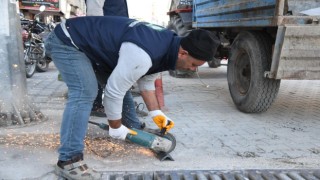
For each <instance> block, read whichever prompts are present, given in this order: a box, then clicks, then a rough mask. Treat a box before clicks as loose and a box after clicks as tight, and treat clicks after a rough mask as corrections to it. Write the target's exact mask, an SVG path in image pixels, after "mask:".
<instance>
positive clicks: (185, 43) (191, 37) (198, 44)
mask: <svg viewBox="0 0 320 180" xmlns="http://www.w3.org/2000/svg"><path fill="white" fill-rule="evenodd" d="M180 45H181V47H182V48H183V49H184V50H186V51H188V53H189V54H190V56H192V57H194V58H196V59H199V60H204V61H211V60H212V59H213V56H214V55H215V54H216V51H217V49H218V47H219V45H220V40H219V38H218V37H217V36H216V34H214V33H211V32H210V31H207V30H203V29H195V30H192V31H191V32H190V34H188V35H187V36H185V37H183V38H182V39H181V42H180Z"/></svg>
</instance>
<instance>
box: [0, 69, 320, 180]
mask: <svg viewBox="0 0 320 180" xmlns="http://www.w3.org/2000/svg"><path fill="white" fill-rule="evenodd" d="M199 75H200V77H201V80H202V82H201V81H200V80H199V79H197V77H195V78H188V79H177V78H173V77H171V76H169V75H168V73H167V72H164V73H163V82H164V84H163V86H164V94H165V105H166V108H167V111H166V114H167V115H168V116H169V117H170V118H172V119H173V120H174V121H175V124H176V126H175V128H174V129H173V130H172V131H171V133H173V134H174V135H175V136H176V139H177V146H176V149H175V151H173V152H172V153H171V155H172V157H173V158H174V160H175V161H163V162H160V161H159V160H158V159H157V158H156V157H155V155H154V154H153V153H152V152H151V151H150V150H148V149H145V148H142V147H138V146H136V145H134V144H130V143H127V142H122V141H117V140H113V139H111V138H109V137H108V136H107V134H106V132H104V131H103V130H101V129H99V128H97V127H95V126H93V125H89V129H88V135H87V139H86V151H85V160H86V161H87V162H88V164H89V165H90V166H91V167H93V168H95V169H96V170H98V171H100V172H101V173H102V174H104V179H108V177H109V176H108V175H107V174H108V172H126V171H130V172H136V171H143V172H145V171H148V172H153V171H174V170H226V171H231V170H245V169H319V167H320V143H319V142H320V133H319V132H320V131H319V129H320V81H282V82H281V87H280V92H279V95H278V98H277V100H276V102H275V103H274V104H273V106H272V107H271V108H270V109H269V111H267V112H265V113H261V114H244V113H241V112H239V111H238V110H237V109H236V108H235V106H234V105H233V102H232V99H231V97H230V95H229V90H228V86H227V80H226V67H220V68H217V69H211V68H208V67H207V66H206V65H205V66H202V67H201V68H200V72H199ZM57 76H58V72H57V70H56V68H55V67H54V66H53V64H51V66H50V69H49V71H48V72H45V73H37V74H35V75H34V77H32V78H30V79H27V83H28V94H29V96H30V99H31V101H32V102H34V103H35V105H36V106H38V107H39V108H40V109H41V112H43V113H44V114H45V115H47V116H48V120H47V121H45V122H39V123H36V124H31V125H28V126H24V127H6V128H3V127H2V128H0V153H1V156H0V162H1V163H0V179H58V177H57V176H56V175H55V174H54V172H53V170H54V169H53V165H54V164H55V163H56V161H57V156H58V154H57V147H58V143H59V140H58V134H59V128H60V123H61V116H62V113H63V108H64V105H65V102H66V99H65V97H64V94H65V93H66V91H67V88H66V86H65V84H64V83H63V82H60V81H57ZM204 84H205V85H204ZM207 85H209V86H207ZM135 101H137V102H142V99H141V97H135ZM145 110H146V109H145ZM91 120H93V121H96V122H105V121H106V119H104V118H97V117H91ZM142 121H144V122H146V124H147V126H148V127H150V128H156V126H155V125H154V124H153V122H152V120H151V118H150V117H149V116H147V117H143V118H142Z"/></svg>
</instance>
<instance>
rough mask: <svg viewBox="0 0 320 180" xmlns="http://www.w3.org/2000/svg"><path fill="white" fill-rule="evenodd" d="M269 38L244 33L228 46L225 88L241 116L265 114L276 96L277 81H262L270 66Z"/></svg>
mask: <svg viewBox="0 0 320 180" xmlns="http://www.w3.org/2000/svg"><path fill="white" fill-rule="evenodd" d="M270 38H271V37H270V36H269V35H268V34H266V33H263V32H255V31H243V32H241V33H239V34H238V36H237V37H236V38H235V40H234V42H233V44H232V46H231V51H230V56H229V60H228V70H227V77H228V85H229V91H230V94H231V97H232V100H233V102H234V103H235V105H236V107H237V108H238V109H239V110H240V111H242V112H246V113H255V112H264V111H266V110H267V109H268V108H269V107H270V106H271V104H272V102H273V101H274V99H275V98H276V96H277V94H278V91H279V87H280V80H276V79H268V78H265V77H264V73H265V71H268V70H269V69H270V66H271V65H270V64H271V55H272V43H271V39H270Z"/></svg>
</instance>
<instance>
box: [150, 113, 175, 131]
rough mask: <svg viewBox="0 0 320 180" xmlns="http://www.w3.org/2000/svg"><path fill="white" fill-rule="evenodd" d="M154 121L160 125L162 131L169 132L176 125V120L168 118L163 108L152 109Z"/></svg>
mask: <svg viewBox="0 0 320 180" xmlns="http://www.w3.org/2000/svg"><path fill="white" fill-rule="evenodd" d="M150 115H151V117H152V119H153V122H154V123H155V124H156V125H157V126H158V127H159V129H160V130H161V132H163V133H167V132H168V131H169V130H170V129H172V128H173V127H174V122H173V121H172V120H171V119H170V118H168V117H167V116H166V115H165V114H164V113H163V112H162V111H161V110H154V111H150Z"/></svg>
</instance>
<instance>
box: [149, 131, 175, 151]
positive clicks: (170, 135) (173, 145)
mask: <svg viewBox="0 0 320 180" xmlns="http://www.w3.org/2000/svg"><path fill="white" fill-rule="evenodd" d="M144 131H146V132H148V133H151V134H154V135H157V136H160V137H162V138H166V139H168V140H170V141H171V142H172V145H171V147H170V148H169V150H168V151H166V152H164V153H166V154H169V153H170V152H172V151H173V150H174V149H175V148H176V144H177V142H176V138H175V137H174V136H173V135H172V134H171V133H166V134H165V135H162V133H161V131H160V130H159V129H149V128H145V129H144Z"/></svg>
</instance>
